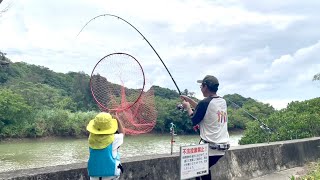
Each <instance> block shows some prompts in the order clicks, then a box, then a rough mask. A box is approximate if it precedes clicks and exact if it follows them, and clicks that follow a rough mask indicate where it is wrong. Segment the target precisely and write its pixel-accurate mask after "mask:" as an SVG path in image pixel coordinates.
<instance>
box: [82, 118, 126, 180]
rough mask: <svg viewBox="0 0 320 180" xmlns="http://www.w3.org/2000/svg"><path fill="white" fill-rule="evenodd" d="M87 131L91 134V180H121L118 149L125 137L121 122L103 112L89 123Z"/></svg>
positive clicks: (89, 165) (89, 167)
mask: <svg viewBox="0 0 320 180" xmlns="http://www.w3.org/2000/svg"><path fill="white" fill-rule="evenodd" d="M87 130H88V131H89V132H90V135H89V152H90V154H89V160H88V174H89V176H90V180H114V179H119V177H120V172H121V171H122V166H121V164H120V154H119V152H118V148H119V146H120V145H121V144H122V143H123V138H124V135H125V132H124V129H123V127H122V124H121V122H120V121H119V120H116V119H113V118H112V116H111V115H110V114H109V113H106V112H101V113H99V114H98V115H97V116H96V117H95V118H94V119H93V120H91V121H90V122H89V124H88V125H87ZM116 132H118V133H116Z"/></svg>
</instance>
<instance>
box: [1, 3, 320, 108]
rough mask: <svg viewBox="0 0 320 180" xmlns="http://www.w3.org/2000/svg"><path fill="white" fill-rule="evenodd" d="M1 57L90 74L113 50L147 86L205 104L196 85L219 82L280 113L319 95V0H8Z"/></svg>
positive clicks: (3, 16) (221, 90)
mask: <svg viewBox="0 0 320 180" xmlns="http://www.w3.org/2000/svg"><path fill="white" fill-rule="evenodd" d="M8 5H9V9H8V10H7V11H6V12H5V13H2V14H0V51H2V52H5V53H7V57H8V58H9V59H11V60H12V61H13V62H19V61H23V62H26V63H29V64H35V65H39V66H45V67H48V68H49V69H51V70H53V71H55V72H62V73H67V72H71V71H72V72H80V71H81V72H85V73H87V74H89V75H90V74H91V72H92V70H93V68H94V66H95V65H96V63H97V62H98V61H99V60H100V59H101V58H103V57H104V56H106V55H107V54H110V53H114V52H125V53H128V54H130V55H132V56H134V57H135V58H136V59H138V61H139V62H141V65H142V67H143V69H144V71H145V73H146V80H147V84H149V85H158V86H161V87H165V88H169V89H172V90H176V87H175V85H174V83H173V82H172V80H171V77H170V76H169V75H168V73H167V71H166V69H165V68H164V66H163V65H162V63H161V61H160V60H159V58H158V57H157V56H156V54H155V53H154V51H153V50H152V49H151V47H150V46H149V45H148V43H147V42H146V41H145V40H144V39H143V38H142V37H141V36H140V34H139V33H137V32H136V31H135V30H134V29H133V28H132V27H130V26H129V25H128V24H126V23H124V22H123V21H121V20H119V19H117V18H114V17H110V16H103V17H100V18H97V19H95V20H94V21H92V22H91V23H89V24H88V26H86V27H85V29H84V30H83V31H82V32H81V33H80V34H79V35H78V36H77V34H78V33H79V31H80V30H81V28H82V27H83V26H84V25H85V24H86V23H87V22H88V21H89V20H90V19H91V18H93V17H95V16H98V15H101V14H105V13H108V14H114V15H117V16H120V17H122V18H123V19H125V20H127V21H128V22H130V23H131V24H133V25H134V26H135V27H136V28H137V29H138V30H139V31H140V32H141V33H142V34H143V35H144V36H145V37H146V38H147V40H148V41H149V42H150V43H151V45H152V46H153V47H154V48H155V50H156V51H157V53H158V54H159V55H160V57H161V59H162V60H163V62H164V63H165V65H166V66H167V68H168V70H169V71H170V73H171V75H172V77H173V78H174V80H175V81H176V83H177V85H178V87H179V89H180V90H181V91H183V90H184V89H188V90H189V92H194V93H195V96H196V97H197V98H203V97H202V94H201V91H200V87H199V84H197V83H196V81H197V80H199V79H203V77H204V76H205V75H214V76H216V77H217V78H218V79H219V82H220V87H219V90H218V95H220V96H223V95H226V94H234V93H237V94H240V95H242V96H244V97H251V98H253V99H256V100H258V101H260V102H264V103H269V104H271V105H272V106H273V107H275V108H276V109H281V108H285V107H286V105H287V104H288V103H289V102H292V101H303V100H307V99H312V98H315V97H320V82H315V81H312V78H313V76H314V75H315V74H317V73H320V60H319V56H320V33H319V32H320V26H319V22H320V11H319V9H320V1H318V0H310V1H301V0H290V1H289V0H286V1H278V0H268V1H256V0H246V1H241V0H198V1H194V0H162V1H154V0H135V1H129V0H126V1H124V0H68V1H65V0H46V1H39V0H4V1H3V2H2V3H1V4H0V11H1V9H4V8H6V7H7V6H8Z"/></svg>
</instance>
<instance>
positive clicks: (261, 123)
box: [225, 98, 273, 132]
mask: <svg viewBox="0 0 320 180" xmlns="http://www.w3.org/2000/svg"><path fill="white" fill-rule="evenodd" d="M225 99H226V100H227V101H230V102H231V103H232V104H233V105H235V106H237V107H238V108H241V106H239V105H238V104H236V103H235V102H233V101H231V100H230V99H227V98H225ZM242 110H243V111H244V112H245V113H246V114H248V115H249V116H250V117H252V118H253V119H254V120H256V121H258V122H259V123H260V128H262V129H264V130H267V131H268V132H273V130H272V129H270V128H269V127H268V126H267V125H266V124H265V123H263V122H262V121H261V120H260V119H258V118H257V117H255V116H253V115H252V114H250V113H249V112H248V111H246V110H245V109H243V108H242Z"/></svg>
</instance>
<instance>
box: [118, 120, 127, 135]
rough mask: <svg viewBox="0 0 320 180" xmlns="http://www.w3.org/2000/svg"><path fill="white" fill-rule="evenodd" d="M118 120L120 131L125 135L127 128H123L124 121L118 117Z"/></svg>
mask: <svg viewBox="0 0 320 180" xmlns="http://www.w3.org/2000/svg"><path fill="white" fill-rule="evenodd" d="M117 121H118V132H119V133H122V134H123V135H125V134H126V133H125V130H124V128H123V125H122V122H121V121H120V120H118V119H117Z"/></svg>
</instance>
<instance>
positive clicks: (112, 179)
mask: <svg viewBox="0 0 320 180" xmlns="http://www.w3.org/2000/svg"><path fill="white" fill-rule="evenodd" d="M119 177H120V176H112V177H90V180H117V179H119Z"/></svg>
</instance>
